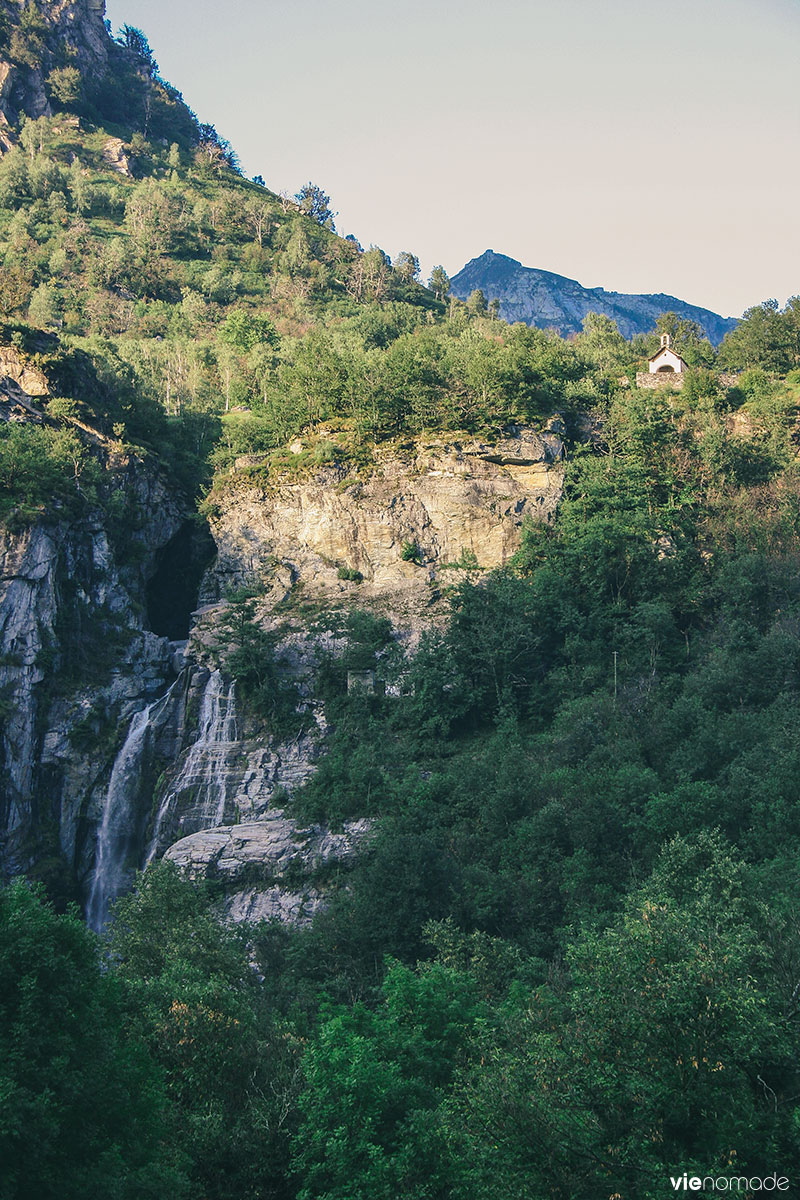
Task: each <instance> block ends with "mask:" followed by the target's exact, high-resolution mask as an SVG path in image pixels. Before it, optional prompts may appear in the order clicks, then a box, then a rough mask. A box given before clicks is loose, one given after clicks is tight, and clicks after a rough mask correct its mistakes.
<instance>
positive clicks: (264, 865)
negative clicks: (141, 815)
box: [164, 809, 369, 925]
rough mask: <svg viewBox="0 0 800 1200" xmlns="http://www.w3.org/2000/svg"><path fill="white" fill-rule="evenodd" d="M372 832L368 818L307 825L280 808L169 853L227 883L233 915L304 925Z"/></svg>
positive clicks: (189, 871) (191, 870)
mask: <svg viewBox="0 0 800 1200" xmlns="http://www.w3.org/2000/svg"><path fill="white" fill-rule="evenodd" d="M368 831H369V822H367V821H351V822H348V823H347V824H346V825H345V826H344V829H343V830H342V832H341V833H332V832H331V831H330V830H328V829H325V828H323V827H322V826H318V825H315V826H312V827H310V828H301V827H299V826H298V825H297V823H296V822H294V821H292V820H290V819H288V818H287V817H286V816H285V815H284V813H283V812H282V810H280V809H275V810H273V811H272V812H269V813H267V814H266V815H265V816H264V817H263V818H262V819H261V820H260V821H257V822H251V823H247V824H242V825H223V826H220V827H218V828H216V829H211V830H208V831H207V832H203V833H195V834H193V835H192V836H190V837H186V838H183V839H182V840H181V841H179V842H176V843H175V844H174V845H173V846H171V847H170V848H169V850H167V852H166V854H165V855H164V857H165V858H166V859H168V860H169V861H171V862H174V863H175V864H176V865H177V866H178V867H179V868H180V869H181V870H182V871H183V872H184V873H185V874H186V875H187V876H188V877H189V878H191V879H208V880H213V881H215V882H221V883H222V884H223V885H224V888H225V897H226V899H225V908H226V911H227V913H228V915H229V916H230V917H231V918H232V919H233V920H238V921H241V920H247V921H258V920H269V919H273V918H277V919H279V920H283V921H290V922H291V923H292V924H299V925H302V924H307V923H308V922H309V921H310V920H311V918H312V917H313V916H314V913H315V912H318V911H319V909H320V908H321V907H322V906H323V905H324V904H325V900H326V896H327V894H328V892H329V889H330V881H331V877H332V875H333V874H334V873H335V872H338V873H341V871H342V870H343V869H346V868H347V867H348V866H349V865H350V864H352V862H353V859H354V858H355V857H356V855H357V854H358V852H359V849H360V848H361V846H362V845H363V842H364V839H365V837H366V835H367V833H368Z"/></svg>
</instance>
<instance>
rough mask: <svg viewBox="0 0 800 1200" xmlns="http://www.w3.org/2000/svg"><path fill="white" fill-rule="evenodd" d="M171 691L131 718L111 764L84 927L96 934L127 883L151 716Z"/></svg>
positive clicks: (160, 708) (159, 708)
mask: <svg viewBox="0 0 800 1200" xmlns="http://www.w3.org/2000/svg"><path fill="white" fill-rule="evenodd" d="M174 686H175V684H173V685H172V687H174ZM172 687H171V688H169V690H168V691H167V692H166V693H165V694H164V695H163V696H161V697H160V698H159V699H158V700H154V701H153V703H152V704H148V705H147V707H146V708H143V709H141V711H140V712H137V713H135V714H134V717H133V719H132V721H131V723H130V726H129V728H128V735H127V737H126V738H125V741H124V742H123V745H122V749H121V750H120V752H119V754H118V755H117V757H116V759H115V760H114V766H113V768H112V770H111V778H110V779H109V781H108V791H107V792H106V798H105V803H104V805H103V816H102V819H101V821H100V826H99V828H98V831H97V850H96V852H95V862H94V873H93V875H92V886H91V888H90V890H89V899H88V902H87V905H86V923H87V925H88V926H89V928H90V929H94V930H95V931H96V932H97V933H99V932H100V931H101V930H102V929H103V927H104V925H105V924H106V922H107V921H108V910H109V905H110V904H111V901H112V900H115V899H116V898H117V896H119V895H120V894H121V893H122V892H123V891H124V890H125V888H126V887H127V886H128V885H129V883H130V868H129V866H128V862H129V859H130V858H131V856H132V855H133V854H135V852H136V844H135V843H136V825H137V822H136V819H135V804H136V800H137V799H138V793H139V789H140V786H141V782H142V772H143V767H144V758H145V751H146V748H147V740H148V734H149V732H150V729H151V726H152V722H153V718H154V716H155V715H157V713H159V712H160V711H161V710H162V709H163V707H164V706H165V705H166V703H167V702H168V699H169V696H170V693H171V692H172Z"/></svg>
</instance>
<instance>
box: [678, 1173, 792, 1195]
mask: <svg viewBox="0 0 800 1200" xmlns="http://www.w3.org/2000/svg"><path fill="white" fill-rule="evenodd" d="M669 1181H670V1183H671V1184H672V1186H673V1188H674V1189H675V1191H676V1192H681V1191H683V1192H734V1193H735V1192H744V1193H745V1194H747V1195H752V1194H753V1193H754V1192H785V1191H788V1189H789V1180H788V1178H787V1177H786V1176H785V1175H753V1176H748V1175H688V1174H687V1173H686V1172H685V1171H684V1173H683V1175H670V1177H669Z"/></svg>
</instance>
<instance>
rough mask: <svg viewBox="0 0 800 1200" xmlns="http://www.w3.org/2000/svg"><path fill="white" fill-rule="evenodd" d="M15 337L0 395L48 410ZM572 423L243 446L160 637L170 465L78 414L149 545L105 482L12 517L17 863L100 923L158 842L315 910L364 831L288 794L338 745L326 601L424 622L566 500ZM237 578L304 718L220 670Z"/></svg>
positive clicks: (243, 901)
mask: <svg viewBox="0 0 800 1200" xmlns="http://www.w3.org/2000/svg"><path fill="white" fill-rule="evenodd" d="M6 357H7V359H8V361H6V360H5V359H4V360H3V362H4V366H3V369H4V370H5V371H6V375H5V377H4V381H3V384H2V387H3V388H4V389H5V391H4V395H5V397H6V403H5V407H2V406H0V416H4V417H5V419H7V420H24V421H39V422H45V423H46V422H47V421H48V420H49V418H48V415H47V409H46V405H43V404H42V402H41V399H40V398H39V397H37V396H34V395H33V394H32V393H31V392H26V391H25V390H24V388H23V387H22V384H23V383H25V384H27V385H28V386H31V387H32V390H36V387H35V386H34V385H36V384H37V383H38V385H39V390H40V391H44V392H45V393H46V391H47V380H46V378H45V377H44V376H36V375H35V374H32V373H31V372H32V370H33V368H32V367H31V365H30V364H26V363H25V362H22V361H21V360H20V359H19V357H18V356H15V355H14V354H13V353H10V354H9V355H7V356H6ZM0 365H2V364H0ZM14 375H16V379H15V378H13V376H14ZM562 435H563V429H562V425H561V422H560V420H559V419H558V418H554V419H553V420H551V421H550V422H549V423H548V424H547V425H546V426H545V427H544V428H542V429H538V430H534V429H525V428H512V429H509V430H507V431H506V432H505V433H504V434H503V435H502V436H501V437H499V438H496V439H494V440H492V441H485V440H480V439H476V438H474V437H469V436H464V437H458V436H455V435H453V436H450V437H446V438H436V439H428V440H419V441H416V442H406V443H403V444H396V445H390V446H386V447H384V448H381V449H376V450H375V452H374V457H373V459H372V461H371V462H370V463H369V464H367V465H365V464H363V463H361V464H360V465H359V466H358V467H354V466H353V465H352V463H348V462H345V461H343V462H341V463H339V462H337V457H336V438H335V434H334V433H333V432H331V431H329V432H328V433H327V434H324V435H322V437H321V439H320V435H319V433H317V434H316V435H315V438H316V441H317V447H318V449H319V443H320V440H321V442H322V443H323V449H324V450H325V452H324V453H322V454H321V456H320V462H318V463H317V462H316V460H315V459H314V457H313V456H311V457H309V453H308V450H309V447H308V445H306V444H305V443H304V442H303V440H302V439H300V440H299V441H298V442H296V443H294V444H293V445H292V447H290V448H289V451H288V452H287V454H285V455H283V456H281V458H280V460H279V465H274V463H273V462H272V461H271V460H266V459H261V458H258V457H253V456H248V457H247V458H245V459H242V460H239V462H238V464H237V467H236V469H235V470H233V471H232V472H231V473H230V474H229V476H228V477H226V478H224V479H223V480H222V481H221V482H220V483H219V484H218V486H217V488H216V489H215V492H214V498H213V499H214V506H213V513H212V519H211V526H212V532H213V535H214V539H215V542H216V549H217V553H216V558H215V561H214V562H213V565H212V566H211V568H210V569H209V570H208V571H207V573H206V577H205V581H204V583H203V586H202V595H201V596H200V601H201V603H200V607H199V608H198V610H197V611H196V612H195V613H194V616H193V618H192V622H191V628H190V629H189V630H188V633H189V637H188V641H187V640H186V639H185V638H184V639H182V640H181V639H178V640H174V639H173V640H170V639H169V638H168V637H166V636H164V633H165V629H166V626H165V624H164V618H163V613H164V612H165V611H167V610H169V607H170V602H172V601H174V600H175V595H173V592H172V591H171V590H169V589H171V588H174V586H175V583H174V578H172V576H171V574H170V571H169V570H167V569H165V563H166V564H169V562H170V561H171V560H173V559H175V558H176V556H178V548H179V546H180V544H181V541H182V539H183V540H184V541H185V539H186V536H187V535H186V527H187V512H186V509H185V506H184V504H183V502H182V501H181V499H180V497H179V496H178V495H177V494H176V493H175V492H174V491H173V490H171V489H170V487H169V486H168V485H167V484H166V482H165V479H164V477H163V475H162V474H161V472H160V470H159V468H158V465H157V463H156V464H154V463H153V462H152V461H149V460H146V459H143V458H140V457H137V456H136V454H135V453H132V452H126V453H123V452H121V451H120V450H119V449H118V448H115V447H114V444H113V443H112V442H109V441H108V439H106V438H104V436H103V435H102V434H100V433H99V432H98V431H96V430H95V431H91V430H84V431H83V436H85V437H86V438H87V439H89V440H90V441H91V443H92V447H93V452H94V453H95V454H96V455H97V456H98V459H99V460H100V461H101V462H102V466H103V471H104V479H103V488H102V489H101V490H102V494H103V495H104V496H106V497H108V496H109V495H112V494H114V493H116V494H118V495H122V496H124V497H125V503H126V506H127V511H128V512H133V511H135V512H136V514H137V519H136V521H135V522H134V523H133V524H134V526H135V542H136V553H135V554H133V555H131V553H130V546H128V552H127V554H126V555H123V554H121V552H120V548H119V546H118V545H117V542H116V541H115V531H114V529H113V527H112V526H111V525H110V524H109V512H110V511H112V510H113V507H114V506H113V505H108V504H105V506H104V505H103V504H101V503H98V504H97V505H96V506H95V507H94V508H91V509H89V510H88V511H85V512H83V514H82V515H80V516H79V517H75V516H72V517H71V518H67V517H66V516H64V517H63V518H59V516H58V512H57V511H55V510H54V511H52V512H50V513H49V515H48V516H47V517H46V518H45V517H44V516H42V517H41V518H40V519H37V520H32V521H29V522H28V523H27V524H25V525H23V526H21V527H19V528H17V527H15V525H14V522H13V521H12V522H11V524H10V526H9V527H7V528H5V529H3V530H2V534H0V568H1V574H0V655H2V657H0V695H2V698H3V707H2V717H3V728H2V747H3V749H2V770H3V780H4V801H3V806H2V810H0V819H1V820H2V826H1V828H2V865H3V870H4V871H5V872H6V873H8V872H15V871H18V870H22V869H33V870H34V872H36V871H37V870H38V871H39V872H40V873H44V874H48V873H49V874H50V876H53V875H54V874H58V873H59V872H60V873H61V876H62V879H61V884H60V886H61V887H62V890H63V891H64V892H65V893H67V894H70V889H72V893H73V894H78V895H80V896H81V897H82V898H83V900H84V901H85V904H86V909H87V917H88V919H89V921H90V923H91V924H92V925H93V926H94V927H95V928H98V929H99V928H101V927H102V925H103V923H104V922H105V920H106V918H107V915H108V907H109V904H110V902H111V901H112V900H113V899H114V897H115V896H116V895H118V894H120V893H121V892H122V891H124V890H125V889H127V888H128V887H129V886H130V883H131V881H132V878H133V874H134V872H135V870H136V869H137V868H139V867H142V866H145V865H147V864H149V863H151V862H154V861H156V860H157V859H159V858H160V857H161V856H163V855H166V856H167V857H169V858H170V859H172V860H173V861H175V862H176V863H178V864H179V866H181V868H182V869H185V870H186V871H187V872H188V873H190V874H192V875H193V876H197V875H199V874H202V875H203V876H205V877H208V878H213V879H215V880H216V881H218V882H221V883H222V884H223V890H224V894H225V897H226V900H225V905H226V909H227V911H228V913H229V914H230V915H231V916H232V917H233V918H235V919H255V918H257V917H263V916H278V917H281V918H283V919H290V920H295V921H303V920H307V919H309V918H310V916H311V915H313V913H314V911H316V910H317V909H318V908H319V907H320V905H322V904H323V903H324V902H325V897H326V895H327V893H328V891H329V889H330V887H331V886H332V885H333V884H332V880H334V879H336V878H338V876H339V875H340V874H341V872H342V871H346V869H347V865H348V863H349V862H350V861H351V860H352V857H353V854H354V853H356V852H357V849H358V846H359V845H360V844H361V842H362V841H363V839H364V837H365V836H366V834H367V830H368V827H367V824H366V823H364V822H360V823H359V822H356V823H355V824H353V825H351V826H347V827H346V828H345V829H344V830H343V831H341V832H340V833H336V834H334V833H331V832H330V831H328V830H325V829H322V828H319V827H312V828H306V827H302V826H298V825H297V824H296V822H294V821H293V820H292V819H291V818H290V817H289V816H287V814H286V813H285V811H284V806H285V802H286V798H287V797H290V796H291V794H292V792H293V791H295V790H296V789H297V788H298V787H300V786H302V784H303V783H304V782H305V781H306V780H307V779H308V778H309V775H310V774H311V772H313V771H314V769H315V764H316V762H317V760H318V758H319V755H320V754H322V753H324V750H325V728H326V724H325V713H324V707H323V705H322V703H321V702H320V701H319V699H318V698H317V695H316V690H315V675H316V671H317V669H318V666H319V663H320V660H321V656H322V655H331V654H333V655H334V656H335V655H337V654H340V653H341V652H342V649H343V647H344V646H345V640H343V637H342V634H341V632H337V631H336V630H335V629H333V628H332V626H331V623H330V622H328V625H327V626H326V627H324V622H323V626H320V624H319V621H318V617H319V614H320V613H328V614H330V613H332V612H337V611H338V612H340V613H347V612H350V611H352V610H353V609H367V610H371V611H373V612H375V613H380V614H381V615H382V616H385V617H388V618H389V620H390V621H391V624H392V627H393V630H394V635H395V637H396V638H397V639H399V640H400V641H401V642H403V641H405V642H413V640H414V639H415V638H416V637H417V636H418V635H419V633H420V631H421V630H422V629H424V628H425V627H426V626H427V625H429V624H430V623H431V622H433V621H436V620H438V619H441V618H443V617H444V615H445V612H446V604H445V600H444V596H445V593H446V591H447V589H448V587H450V586H452V585H453V584H454V583H456V582H458V580H459V579H460V578H463V577H464V574H463V573H464V572H468V573H469V574H470V576H471V577H472V578H480V575H481V573H482V572H483V571H485V570H487V569H491V568H494V567H497V566H500V565H502V564H503V563H506V562H507V561H508V560H509V558H510V557H511V556H512V555H513V553H514V551H515V550H516V548H517V546H518V545H519V538H520V530H521V527H522V524H523V522H524V521H526V520H548V519H550V517H552V515H553V513H554V510H555V507H556V505H557V503H558V500H559V497H560V493H561V479H562V472H563V468H562V458H563V441H562ZM326 439H327V446H326V445H325V443H326ZM309 463H310V464H311V465H309ZM293 464H296V465H293ZM112 524H113V523H112ZM173 566H174V563H173ZM172 574H173V575H174V571H173V572H172ZM164 589H167V592H166V594H159V592H160V591H161V592H163V590H164ZM242 589H246V590H247V595H248V596H249V597H250V601H248V603H250V605H251V608H250V609H248V620H250V621H252V627H253V628H254V629H256V630H261V631H264V633H265V636H266V635H268V636H269V637H270V638H271V639H272V640H271V641H270V643H269V644H270V645H271V646H272V647H273V652H274V657H275V661H276V663H277V664H278V665H277V671H278V674H277V675H276V680H277V682H276V686H283V684H282V683H281V680H284V681H286V686H289V687H290V688H291V694H292V696H293V697H294V699H293V701H292V704H293V705H294V708H295V710H296V714H297V717H298V719H297V720H294V721H293V722H292V723H291V728H287V727H286V723H285V722H284V724H283V725H278V724H276V723H275V722H274V721H271V720H270V718H269V717H268V716H267V717H265V716H264V714H263V713H259V712H257V711H254V710H253V708H252V706H248V704H247V703H245V702H244V700H243V697H242V696H240V695H239V692H238V683H237V678H236V675H235V672H233V671H232V670H231V669H230V668H229V662H230V661H232V660H231V659H230V648H231V643H232V640H233V641H235V634H234V633H233V632H232V630H233V627H234V623H235V620H236V619H241V608H240V607H239V608H237V604H238V605H241V601H239V600H236V599H234V600H233V601H232V600H231V597H232V596H234V597H235V596H236V594H237V592H241V590H242ZM184 601H185V597H183V599H182V601H181V602H182V603H183V602H184ZM154 614H159V616H158V619H155V620H154ZM237 614H238V616H237ZM334 624H335V623H334ZM167 632H170V631H169V630H168V629H167ZM173 632H174V631H173ZM50 881H51V883H52V878H51V880H50Z"/></svg>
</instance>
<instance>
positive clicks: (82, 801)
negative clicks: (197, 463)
mask: <svg viewBox="0 0 800 1200" xmlns="http://www.w3.org/2000/svg"><path fill="white" fill-rule="evenodd" d="M106 465H107V467H108V472H109V473H108V482H109V486H110V487H111V488H113V489H114V490H116V491H119V492H122V493H124V495H125V496H126V499H127V501H128V502H129V503H130V504H131V505H133V506H134V507H135V508H136V510H137V511H138V512H139V513H140V514H141V521H140V522H139V527H138V529H137V531H136V534H135V541H136V554H135V555H133V556H132V558H131V560H130V561H129V562H126V561H124V559H123V561H120V558H119V554H118V551H117V549H115V546H114V543H113V540H112V538H111V535H110V533H109V530H108V529H107V528H106V524H105V515H104V512H103V510H102V509H98V510H96V511H94V512H90V513H87V514H86V516H85V517H83V518H81V519H78V520H71V521H69V522H68V521H66V520H58V519H57V518H55V517H53V518H51V519H50V520H49V521H45V520H42V521H40V522H38V523H35V524H32V525H30V526H28V527H26V528H22V529H15V528H14V527H13V526H12V527H11V528H0V699H1V700H2V705H1V706H0V870H2V871H6V872H14V871H18V870H23V869H26V867H27V866H28V865H29V863H30V861H31V860H32V859H35V857H36V855H37V853H38V852H39V851H40V849H41V842H42V835H43V831H44V830H45V829H47V828H50V829H55V830H57V834H58V842H59V845H60V849H61V852H62V853H63V854H64V856H65V859H66V861H67V862H68V863H69V864H70V866H71V868H72V869H75V870H79V863H80V859H81V856H82V853H83V851H82V849H81V846H82V842H83V840H85V831H84V829H83V827H84V825H85V822H86V819H87V805H88V804H89V797H90V796H91V793H92V790H93V788H94V787H95V786H96V782H97V779H98V777H99V776H102V774H103V772H104V771H107V770H108V769H109V762H108V757H107V756H108V754H109V753H111V746H113V741H114V737H113V734H114V727H115V726H116V724H117V723H118V722H120V721H122V722H126V721H127V719H128V718H129V716H130V715H131V714H132V713H133V712H135V711H136V710H137V708H141V707H143V705H144V704H146V703H147V702H148V701H149V700H151V699H152V698H153V697H154V695H158V693H159V692H161V691H163V689H164V687H165V685H166V681H167V680H168V678H169V676H170V674H171V667H170V650H169V646H168V643H167V641H166V640H165V639H163V638H159V637H156V636H154V635H153V634H152V633H150V632H149V631H148V630H147V629H145V628H144V627H143V625H144V623H143V612H144V604H143V598H144V595H143V594H144V588H145V583H146V579H147V574H148V572H149V571H150V570H152V568H153V562H154V556H155V554H156V551H157V550H158V548H159V547H160V545H162V544H163V543H164V542H166V541H168V540H169V538H170V537H171V536H172V535H173V534H174V533H175V531H176V529H177V528H178V526H179V524H180V521H181V520H182V519H183V512H182V506H181V503H180V502H179V501H178V499H177V498H176V497H175V496H174V495H173V494H171V493H170V491H169V489H168V488H167V486H166V484H165V482H164V480H163V478H162V477H161V476H160V475H159V474H158V473H157V472H154V471H152V470H151V469H149V468H147V467H145V466H144V465H143V464H141V463H138V462H137V461H135V460H132V459H128V460H125V461H120V462H116V463H114V462H108V463H107V464H106ZM109 726H111V728H110V729H109ZM84 744H85V746H86V749H85V751H84V750H83V749H82V746H83V745H84ZM112 761H113V754H112Z"/></svg>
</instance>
